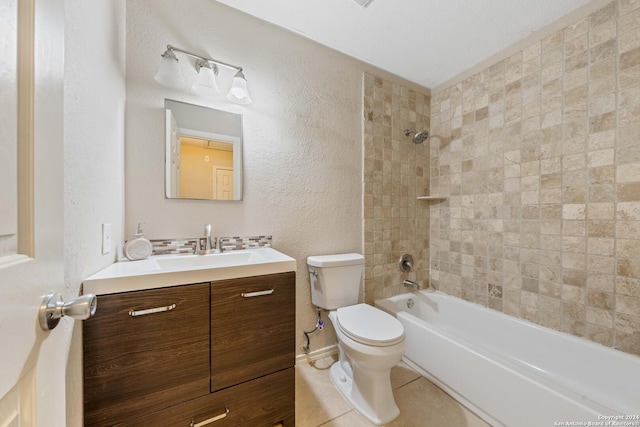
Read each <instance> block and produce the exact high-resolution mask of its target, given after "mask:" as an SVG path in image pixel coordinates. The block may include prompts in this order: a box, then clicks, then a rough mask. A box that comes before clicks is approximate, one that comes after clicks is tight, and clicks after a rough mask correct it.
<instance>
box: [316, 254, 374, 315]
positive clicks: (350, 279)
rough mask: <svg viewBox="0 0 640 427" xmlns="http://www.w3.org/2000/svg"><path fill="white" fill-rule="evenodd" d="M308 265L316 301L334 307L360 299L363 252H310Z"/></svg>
mask: <svg viewBox="0 0 640 427" xmlns="http://www.w3.org/2000/svg"><path fill="white" fill-rule="evenodd" d="M307 266H308V268H309V278H310V281H311V302H312V303H313V305H315V306H316V307H320V308H324V309H325V310H333V309H336V308H339V307H346V306H349V305H354V304H357V303H358V302H359V299H360V290H361V289H362V278H363V277H362V276H363V272H364V256H363V255H360V254H354V253H350V254H338V255H319V256H310V257H308V258H307Z"/></svg>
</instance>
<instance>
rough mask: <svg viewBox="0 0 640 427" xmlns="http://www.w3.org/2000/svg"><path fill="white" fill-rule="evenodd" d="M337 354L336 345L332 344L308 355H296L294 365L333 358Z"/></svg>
mask: <svg viewBox="0 0 640 427" xmlns="http://www.w3.org/2000/svg"><path fill="white" fill-rule="evenodd" d="M336 354H338V345H337V344H333V345H330V346H328V347H323V348H319V349H318V350H314V351H312V352H310V353H309V354H298V355H297V356H296V365H298V364H300V363H309V362H313V361H315V360H318V359H322V358H324V357H328V356H333V355H336Z"/></svg>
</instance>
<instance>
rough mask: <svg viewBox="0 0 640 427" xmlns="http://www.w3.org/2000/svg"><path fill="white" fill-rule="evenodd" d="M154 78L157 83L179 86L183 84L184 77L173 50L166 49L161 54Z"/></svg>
mask: <svg viewBox="0 0 640 427" xmlns="http://www.w3.org/2000/svg"><path fill="white" fill-rule="evenodd" d="M154 78H155V80H156V81H157V82H158V83H160V84H163V85H165V86H169V87H180V86H183V85H184V79H183V77H182V74H181V73H180V67H179V66H178V59H177V58H176V56H175V55H174V54H173V52H170V51H167V52H165V54H164V55H162V59H161V60H160V68H159V69H158V72H157V73H156V75H155V77H154Z"/></svg>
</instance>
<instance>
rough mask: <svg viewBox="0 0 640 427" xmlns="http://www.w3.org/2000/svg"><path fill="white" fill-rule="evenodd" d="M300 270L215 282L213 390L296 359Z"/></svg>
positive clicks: (212, 321)
mask: <svg viewBox="0 0 640 427" xmlns="http://www.w3.org/2000/svg"><path fill="white" fill-rule="evenodd" d="M294 359H295V273H294V272H288V273H280V274H272V275H267V276H256V277H246V278H241V279H233V280H221V281H217V282H212V283H211V391H215V390H220V389H222V388H225V387H229V386H232V385H235V384H239V383H241V382H245V381H249V380H251V379H253V378H256V377H260V376H263V375H267V374H269V373H271V372H275V371H278V370H282V369H286V368H288V367H291V366H294V364H295V360H294Z"/></svg>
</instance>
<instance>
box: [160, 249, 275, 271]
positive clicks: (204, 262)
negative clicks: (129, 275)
mask: <svg viewBox="0 0 640 427" xmlns="http://www.w3.org/2000/svg"><path fill="white" fill-rule="evenodd" d="M264 260H265V258H264V257H263V256H260V255H259V253H258V252H250V251H248V250H246V251H232V252H223V253H221V254H208V255H165V256H158V257H156V258H155V261H156V262H157V263H158V265H159V266H160V268H162V269H166V270H191V269H194V268H198V269H200V268H217V267H229V266H232V265H242V264H247V263H252V262H260V261H264Z"/></svg>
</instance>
